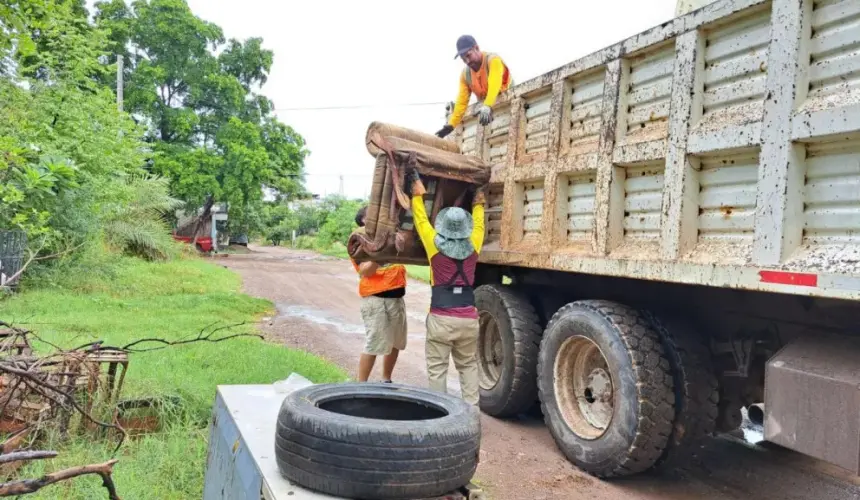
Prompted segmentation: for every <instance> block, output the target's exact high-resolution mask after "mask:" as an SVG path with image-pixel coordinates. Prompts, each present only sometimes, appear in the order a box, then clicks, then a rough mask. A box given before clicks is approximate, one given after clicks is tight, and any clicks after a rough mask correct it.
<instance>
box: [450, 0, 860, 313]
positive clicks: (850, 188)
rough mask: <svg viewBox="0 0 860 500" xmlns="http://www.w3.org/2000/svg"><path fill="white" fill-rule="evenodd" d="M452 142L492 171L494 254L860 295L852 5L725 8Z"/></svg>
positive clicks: (859, 90) (652, 36)
mask: <svg viewBox="0 0 860 500" xmlns="http://www.w3.org/2000/svg"><path fill="white" fill-rule="evenodd" d="M467 116H468V114H467ZM457 136H458V140H459V141H460V145H461V150H462V151H463V152H464V153H466V154H475V155H480V156H481V157H482V158H483V159H484V160H485V161H487V162H488V163H489V164H491V165H492V166H493V173H492V177H491V187H490V191H491V192H492V193H493V195H492V196H491V198H492V200H491V207H490V208H491V210H488V214H487V216H488V222H487V225H488V227H489V228H490V231H491V233H490V236H489V237H488V246H487V249H486V251H485V252H484V253H483V255H482V262H484V263H488V264H498V265H510V266H523V267H531V268H543V269H551V270H559V271H571V272H580V273H590V274H598V275H606V276H618V277H627V278H641V279H649V280H661V281H670V282H675V283H688V284H701V285H709V286H718V287H731V288H742V289H751V290H763V291H772V292H780V293H790V294H798V295H809V296H821V297H834V298H847V299H858V298H860V2H857V1H856V0H802V1H795V0H773V1H760V0H719V1H717V2H714V3H712V4H710V5H707V6H705V7H703V8H701V9H699V10H696V11H693V12H691V13H690V14H687V15H685V16H682V17H678V18H676V19H673V20H672V21H669V22H667V23H665V24H663V25H661V26H658V27H656V28H653V29H651V30H649V31H646V32H644V33H641V34H639V35H636V36H634V37H632V38H630V39H627V40H625V41H623V42H621V43H619V44H616V45H613V46H611V47H608V48H606V49H604V50H601V51H599V52H596V53H594V54H591V55H589V56H586V57H584V58H582V59H579V60H577V61H574V62H572V63H570V64H567V65H565V66H563V67H560V68H558V69H556V70H554V71H551V72H549V73H546V74H544V75H541V76H540V77H537V78H534V79H532V80H529V81H526V82H524V83H522V84H520V85H517V86H516V87H514V88H512V89H509V90H508V91H507V92H505V93H503V94H502V95H501V96H500V98H499V102H498V104H497V105H496V119H495V120H494V122H493V123H491V124H490V125H489V126H487V127H482V126H481V125H480V124H478V123H477V122H476V121H475V119H474V118H467V119H466V120H465V121H464V124H463V125H462V126H461V129H460V130H458V134H457ZM499 200H501V207H499V205H493V204H492V203H493V202H496V203H498V201H499Z"/></svg>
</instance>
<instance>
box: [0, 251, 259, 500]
mask: <svg viewBox="0 0 860 500" xmlns="http://www.w3.org/2000/svg"><path fill="white" fill-rule="evenodd" d="M30 257H31V259H30V260H31V261H32V260H33V259H34V258H36V257H35V256H34V255H33V254H31V256H30ZM49 257H52V256H49ZM28 262H29V261H28ZM216 324H217V322H216V323H213V324H210V325H207V326H206V327H204V328H203V329H202V330H200V331H199V332H198V333H197V334H196V335H193V336H189V337H185V338H181V339H178V340H166V339H162V338H144V339H139V340H135V341H134V342H131V343H129V344H126V345H125V346H123V347H110V346H105V345H104V342H103V341H101V340H98V341H95V342H90V343H88V344H84V345H82V346H79V347H76V348H74V349H70V350H64V349H62V348H61V347H60V346H58V345H56V344H53V343H51V342H49V341H47V340H45V339H43V338H41V337H39V336H38V335H36V334H35V333H33V332H30V331H28V330H24V329H21V328H17V327H15V326H13V325H11V324H9V323H6V322H4V321H0V421H5V422H7V423H9V422H12V423H13V425H19V423H20V424H23V425H24V426H25V427H24V430H22V431H20V432H18V433H17V434H16V435H14V436H12V437H11V438H9V439H7V440H6V441H5V442H4V443H2V444H0V446H2V450H0V451H2V453H0V465H3V464H12V463H20V462H24V461H29V460H40V459H47V458H54V457H56V456H57V452H55V451H49V450H45V451H35V450H26V451H16V450H19V449H20V448H21V447H22V444H23V441H24V438H25V437H27V436H30V435H31V434H32V435H35V432H34V431H38V430H39V429H40V428H41V425H42V424H43V423H44V422H45V421H46V420H52V419H56V420H57V422H58V423H59V428H60V431H61V432H62V433H63V434H64V435H65V432H66V429H67V427H68V423H69V419H70V416H71V415H72V414H74V413H77V414H78V415H80V416H81V418H82V421H87V422H88V423H90V424H93V425H95V426H98V427H100V428H102V429H116V430H117V431H119V433H120V435H121V437H120V440H119V443H118V444H117V446H116V449H115V450H114V456H115V455H116V453H117V452H118V451H119V449H120V447H121V446H122V444H123V442H124V441H125V438H126V437H127V434H126V431H125V429H123V428H122V426H121V425H119V420H118V413H117V411H118V410H117V407H115V406H112V407H111V418H112V419H113V423H109V422H103V421H101V420H99V419H98V418H96V417H94V416H93V413H92V412H91V411H90V410H91V408H92V401H91V398H92V397H93V396H94V394H96V391H97V389H98V387H97V385H98V384H99V383H100V380H99V378H100V376H101V375H103V374H104V373H105V372H103V371H102V368H101V365H102V364H103V363H109V364H110V365H109V368H108V369H107V370H106V372H107V386H108V387H107V401H108V402H109V403H111V404H112V405H113V401H114V400H113V398H112V395H113V397H115V398H116V399H117V400H118V397H119V396H118V393H119V391H120V390H121V388H122V381H123V378H124V376H125V373H126V372H125V370H127V369H128V366H127V364H128V354H129V353H142V352H150V351H157V350H161V349H165V348H167V347H173V346H179V345H187V344H192V343H195V342H213V343H215V342H223V341H225V340H230V339H235V338H239V337H257V338H259V339H263V336H262V335H259V334H254V333H230V334H227V335H223V336H218V334H219V333H220V332H225V331H228V330H231V329H233V328H236V327H240V326H242V325H245V324H246V323H245V322H242V323H236V324H232V325H226V326H221V327H217V328H216V327H215V325H216ZM4 329H5V330H4ZM28 337H32V338H35V339H37V340H38V341H40V342H43V343H45V344H46V345H49V346H51V347H53V348H54V349H55V351H54V352H52V353H48V354H45V355H39V356H35V355H33V354H32V350H31V349H30V344H29V340H28ZM117 367H122V368H123V371H122V373H121V375H120V376H119V382H118V383H117V385H116V388H115V389H114V387H113V385H114V381H115V377H116V376H117ZM84 388H85V389H86V390H85V392H86V396H87V402H86V404H85V405H83V406H82V404H81V403H79V402H78V400H77V398H76V396H77V395H78V394H79V391H82V390H84ZM22 412H23V413H22ZM4 419H5V420H4ZM116 462H117V460H111V461H109V462H106V463H104V464H94V465H85V466H80V467H73V468H70V469H65V470H61V471H58V472H54V473H51V474H47V475H45V476H43V477H41V478H37V479H22V480H17V481H11V482H7V483H2V484H0V497H3V496H12V495H23V494H27V493H33V492H35V491H38V490H39V489H41V488H43V487H45V486H48V485H50V484H53V483H56V482H59V481H63V480H67V479H71V478H74V477H77V476H81V475H85V474H98V475H100V476H101V477H102V481H103V485H104V487H105V488H106V489H107V490H108V496H109V499H111V500H117V499H119V496H118V495H117V492H116V488H115V486H114V483H113V480H112V478H111V472H112V470H113V465H114V464H115V463H116ZM4 467H5V466H4Z"/></svg>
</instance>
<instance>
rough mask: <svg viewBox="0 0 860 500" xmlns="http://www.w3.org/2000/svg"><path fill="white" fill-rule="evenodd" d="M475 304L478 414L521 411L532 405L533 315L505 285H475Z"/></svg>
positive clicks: (536, 340)
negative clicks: (479, 398)
mask: <svg viewBox="0 0 860 500" xmlns="http://www.w3.org/2000/svg"><path fill="white" fill-rule="evenodd" d="M475 305H476V306H477V308H478V313H479V316H480V336H479V338H478V367H479V373H480V376H481V379H480V392H481V402H480V407H481V411H483V412H484V413H486V414H488V415H492V416H494V417H510V416H514V415H517V414H519V413H522V412H525V411H527V410H528V409H529V408H531V407H532V406H533V405H534V404H535V402H536V401H537V380H536V371H537V357H538V348H539V346H540V334H541V327H540V324H539V319H538V315H537V313H536V312H535V309H534V307H532V305H531V304H530V303H529V301H528V299H527V298H526V296H525V295H524V294H522V293H521V292H519V291H517V290H516V289H513V288H511V287H509V286H502V285H483V286H480V287H478V288H477V289H476V290H475Z"/></svg>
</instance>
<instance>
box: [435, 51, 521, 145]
mask: <svg viewBox="0 0 860 500" xmlns="http://www.w3.org/2000/svg"><path fill="white" fill-rule="evenodd" d="M456 57H459V58H460V59H462V60H463V62H464V63H466V67H465V68H463V73H462V74H460V90H459V92H458V93H457V102H456V103H455V104H454V111H453V113H451V117H450V118H449V119H448V123H447V124H445V126H444V127H442V129H441V130H439V131H438V132H436V135H437V136H439V137H445V136H447V135H448V134H450V133H451V132H453V131H454V129H455V128H456V127H457V125H459V124H460V122H461V121H462V120H463V115H464V114H465V113H466V108H467V107H468V106H469V98H470V97H471V95H472V94H475V97H477V98H478V100H479V101H484V103H483V105H482V106H481V107H480V109H479V110H478V120H479V121H480V122H481V125H488V124H489V123H490V122H492V121H493V105H494V104H495V103H496V98H497V97H498V96H499V93H501V92H504V91H505V90H507V89H508V88H509V87H510V86H511V85H513V79H512V78H511V72H510V70H509V69H508V66H507V65H506V64H505V62H504V61H503V60H502V58H501V57H499V56H498V55H497V54H493V53H491V52H482V51H481V48H480V47H478V42H476V41H475V38H474V37H472V36H470V35H463V36H461V37H460V38H459V39H458V40H457V55H456V56H455V58H456Z"/></svg>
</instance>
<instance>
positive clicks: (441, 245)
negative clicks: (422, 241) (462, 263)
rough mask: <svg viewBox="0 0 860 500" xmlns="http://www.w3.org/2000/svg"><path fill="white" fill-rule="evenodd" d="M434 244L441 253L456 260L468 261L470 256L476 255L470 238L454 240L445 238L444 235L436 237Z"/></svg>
mask: <svg viewBox="0 0 860 500" xmlns="http://www.w3.org/2000/svg"><path fill="white" fill-rule="evenodd" d="M433 243H434V244H435V245H436V249H437V250H439V253H441V254H442V255H444V256H445V257H450V258H452V259H455V260H466V259H467V258H469V256H470V255H472V254H473V253H475V247H474V246H473V245H472V241H471V240H470V239H468V238H465V239H457V240H454V239H448V238H445V237H444V236H442V235H436V238H434V239H433Z"/></svg>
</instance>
